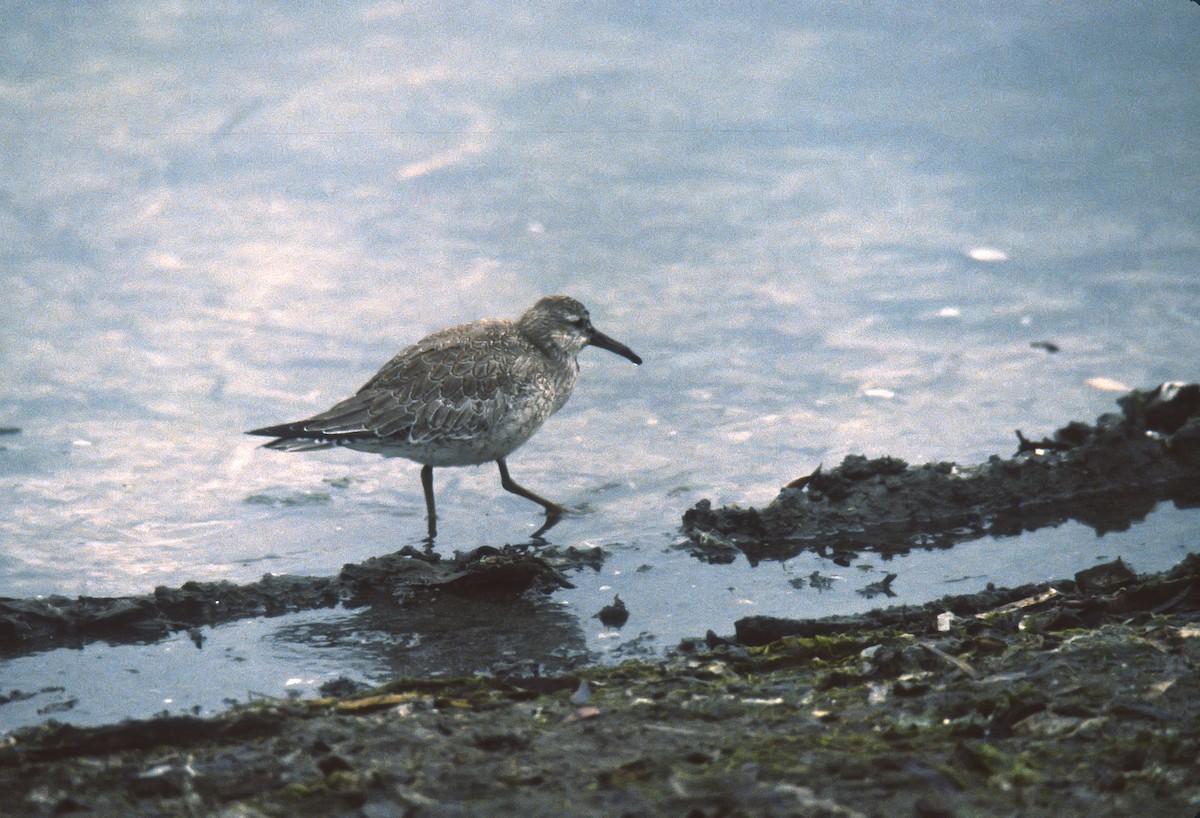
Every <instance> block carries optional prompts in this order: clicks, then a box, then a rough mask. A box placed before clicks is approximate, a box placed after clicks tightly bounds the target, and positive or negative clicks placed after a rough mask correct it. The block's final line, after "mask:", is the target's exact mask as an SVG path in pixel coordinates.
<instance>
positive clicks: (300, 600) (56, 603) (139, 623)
mask: <svg viewBox="0 0 1200 818" xmlns="http://www.w3.org/2000/svg"><path fill="white" fill-rule="evenodd" d="M531 548H532V545H529V546H523V547H522V546H504V547H503V548H488V547H484V548H479V549H476V550H475V551H472V552H471V553H469V554H465V555H459V556H456V557H455V558H453V559H448V560H443V559H440V558H439V557H438V556H437V555H436V554H431V553H429V552H425V551H420V550H417V549H414V548H411V547H410V548H405V549H404V550H402V551H399V552H397V553H395V554H388V555H386V556H382V557H374V558H372V559H369V560H365V561H364V562H361V563H354V564H348V565H346V566H344V567H343V568H342V570H341V572H340V573H339V574H338V575H337V576H336V577H298V576H289V575H271V574H268V575H266V576H264V577H263V578H262V579H261V580H260V581H258V582H253V583H248V584H242V585H238V584H235V583H232V582H187V583H184V584H183V585H182V586H180V587H178V588H167V587H161V586H160V587H158V588H156V589H155V590H154V592H153V593H152V594H144V595H140V596H127V597H76V598H70V597H64V596H45V597H36V598H32V599H0V656H16V655H20V654H25V653H32V652H36V651H42V650H50V649H54V648H60V647H80V646H82V645H84V644H87V643H88V642H92V641H99V640H102V641H105V642H108V643H111V644H121V643H148V642H153V641H156V640H159V639H162V638H165V637H167V636H169V635H171V634H173V633H176V632H178V631H194V630H195V629H198V628H200V627H201V626H204V625H219V624H222V623H225V622H231V621H233V620H236V619H244V618H247V617H258V616H282V615H284V614H288V613H294V612H297V611H304V610H313V609H318V608H332V607H335V606H337V605H344V606H345V607H347V608H358V607H363V606H372V605H382V606H384V607H389V608H394V607H397V606H405V605H408V606H413V605H415V604H416V603H417V602H418V601H419V599H420V598H421V597H425V596H439V595H440V596H448V597H451V598H455V597H457V598H468V599H470V598H480V597H496V596H498V597H509V598H512V597H518V596H520V595H522V594H524V593H526V592H530V593H533V594H535V595H542V596H544V595H546V594H549V593H550V592H552V591H554V590H557V589H558V588H563V587H571V584H570V583H569V582H568V581H567V579H566V577H565V575H564V574H563V569H567V568H571V567H578V566H580V565H585V564H586V565H589V566H594V565H595V564H596V561H597V560H601V561H602V559H603V556H602V554H600V553H599V552H598V550H594V551H575V550H571V549H568V550H556V551H546V552H545V553H543V554H538V553H535V552H534V551H532V550H531ZM193 638H200V637H199V635H198V634H196V635H194V636H193Z"/></svg>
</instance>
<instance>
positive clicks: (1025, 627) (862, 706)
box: [0, 555, 1200, 817]
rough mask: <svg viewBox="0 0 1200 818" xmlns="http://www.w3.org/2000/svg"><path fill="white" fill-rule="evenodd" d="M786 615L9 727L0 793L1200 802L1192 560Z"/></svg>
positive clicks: (1142, 805) (81, 802)
mask: <svg viewBox="0 0 1200 818" xmlns="http://www.w3.org/2000/svg"><path fill="white" fill-rule="evenodd" d="M1014 596H1015V597H1019V598H1017V599H1010V598H1011V597H1014ZM1000 600H1010V601H1008V602H1002V603H1001V604H999V605H995V604H993V603H996V602H1000ZM776 624H778V623H776ZM761 626H762V623H757V624H756V627H759V628H760V631H759V636H760V637H761V636H762V631H761ZM784 627H785V630H786V629H789V628H790V631H789V632H787V633H784V632H782V631H781V632H778V633H774V634H771V637H772V641H770V642H769V643H767V644H765V645H761V646H753V645H746V644H741V643H739V641H737V640H727V639H722V638H720V637H716V636H714V635H710V636H709V637H708V639H707V640H704V639H698V640H695V641H693V642H689V643H685V644H683V645H681V646H680V648H679V650H677V651H676V652H675V653H674V654H673V655H672V656H671V657H670V658H668V659H667V660H665V661H661V662H630V663H626V664H623V665H619V666H616V667H609V668H596V667H593V668H587V669H584V670H581V671H578V672H574V673H568V674H563V675H560V676H556V677H552V678H526V679H519V678H508V679H501V678H497V677H490V678H489V677H471V678H455V679H428V678H426V679H398V680H396V681H394V682H392V683H390V684H387V685H384V686H382V687H379V688H377V689H374V690H369V691H356V692H353V693H351V694H349V695H347V696H343V697H333V696H330V697H326V698H323V699H317V700H262V701H259V702H256V703H252V704H248V705H243V706H239V707H236V708H234V709H232V710H230V711H229V712H227V713H224V714H222V715H219V716H216V717H213V718H196V717H189V716H171V717H162V718H158V719H151V720H145V721H130V722H124V723H122V724H117V725H110V726H105V727H98V728H77V727H72V726H66V725H58V724H54V723H50V724H47V725H43V726H40V727H37V728H31V729H26V730H22V731H20V732H18V733H17V734H16V735H15V736H12V737H10V738H9V739H8V740H7V741H6V742H4V744H3V745H2V746H0V813H2V814H4V815H14V816H17V815H61V814H67V813H72V812H80V813H82V814H90V815H106V816H107V815H113V816H117V815H121V816H127V815H172V816H175V815H178V816H184V815H187V816H190V815H227V816H234V815H236V816H290V815H296V814H309V815H314V814H320V815H354V816H372V817H373V816H384V815H386V816H391V815H397V816H461V815H483V814H487V815H535V816H541V815H546V816H549V815H562V814H570V815H582V816H592V815H595V816H601V815H605V816H607V815H628V816H658V815H695V816H699V815H705V816H718V815H746V816H856V815H922V816H950V815H953V816H975V815H977V816H994V815H1011V814H1055V815H1079V816H1083V815H1090V816H1107V815H1111V816H1117V815H1122V816H1124V815H1130V814H1135V813H1136V812H1138V811H1140V810H1143V809H1148V808H1155V809H1166V810H1168V811H1169V813H1167V814H1178V815H1190V814H1192V813H1193V812H1195V810H1196V808H1197V806H1198V805H1200V779H1197V778H1196V776H1195V762H1196V758H1197V757H1198V754H1200V705H1198V704H1197V692H1198V691H1200V556H1196V555H1191V556H1189V557H1188V559H1186V560H1185V561H1184V562H1183V563H1181V564H1180V565H1179V566H1177V567H1176V568H1175V569H1173V570H1172V571H1169V572H1165V573H1162V574H1156V575H1150V576H1144V577H1138V576H1135V575H1133V574H1132V573H1131V572H1129V571H1128V569H1126V568H1124V567H1123V566H1122V565H1120V564H1117V563H1114V564H1111V565H1106V566H1100V567H1097V568H1096V569H1091V571H1090V572H1081V574H1080V575H1077V577H1076V578H1075V579H1070V580H1064V581H1062V582H1058V583H1050V584H1046V585H1039V586H1030V587H1028V588H1022V589H1019V591H1018V590H1017V589H1014V590H1013V591H1011V592H1004V591H994V592H988V593H985V594H976V595H972V596H967V597H948V598H946V599H943V600H938V601H937V602H935V603H930V604H929V605H925V606H921V607H920V608H919V609H913V608H909V609H903V610H901V609H894V610H890V611H882V612H878V613H877V614H871V615H866V616H864V617H861V618H858V620H857V621H850V620H848V619H846V618H838V619H833V620H809V621H801V622H790V623H787V624H786V625H785V626H784ZM744 630H746V631H747V632H748V626H744V625H743V623H739V635H741V634H743V631H744ZM748 641H761V639H753V638H751V639H749V640H748Z"/></svg>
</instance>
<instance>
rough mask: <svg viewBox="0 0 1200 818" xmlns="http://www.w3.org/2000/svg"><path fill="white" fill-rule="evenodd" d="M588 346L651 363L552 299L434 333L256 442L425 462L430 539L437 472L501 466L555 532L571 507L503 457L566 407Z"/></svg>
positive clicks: (568, 301)
mask: <svg viewBox="0 0 1200 818" xmlns="http://www.w3.org/2000/svg"><path fill="white" fill-rule="evenodd" d="M589 344H590V345H594V346H598V347H601V348H603V349H607V350H609V351H611V352H615V353H616V354H618V355H622V356H624V357H625V358H628V359H629V360H630V361H633V362H634V363H635V364H640V363H641V362H642V359H641V358H639V357H638V356H637V355H636V354H634V352H633V351H632V350H630V349H629V347H627V346H625V345H624V344H621V343H619V342H617V341H614V340H613V339H612V338H609V337H608V336H607V335H605V334H603V333H602V332H599V331H598V330H596V328H595V327H593V326H592V323H591V319H590V317H589V315H588V311H587V309H585V308H584V306H583V305H582V304H580V303H579V302H578V301H576V300H575V299H573V298H569V297H567V296H561V295H559V296H548V297H546V298H543V299H541V300H540V301H538V302H537V303H536V304H534V305H533V307H531V308H530V309H529V310H527V311H526V312H525V313H524V314H523V315H522V316H521V317H520V319H519V320H517V321H516V322H512V321H504V320H498V319H484V320H481V321H474V322H472V323H469V324H462V325H460V326H456V327H450V328H449V329H444V330H441V331H439V332H435V333H433V334H432V335H429V336H427V337H426V338H424V339H422V340H420V341H418V342H417V343H416V344H414V345H413V346H411V347H409V348H408V349H405V350H404V351H402V352H400V353H399V354H398V355H396V356H395V357H394V358H392V359H391V360H390V361H388V362H387V363H386V364H384V365H383V367H382V368H381V369H380V370H379V372H378V373H376V374H375V376H374V377H373V378H371V379H370V380H369V381H367V382H366V383H365V384H364V385H363V386H362V388H361V389H359V390H358V392H356V393H355V394H354V395H352V396H351V397H349V398H346V399H345V400H343V401H340V402H339V403H337V404H335V405H334V406H332V407H331V408H330V409H328V410H326V411H324V412H321V413H320V414H317V415H314V416H312V417H310V418H308V419H306V420H301V421H296V422H293V423H284V424H280V425H278V426H267V427H265V428H262V429H254V430H252V431H250V432H247V434H252V435H265V436H269V437H274V438H276V439H275V440H273V441H271V442H269V443H267V444H265V445H266V447H267V448H271V449H279V450H283V451H307V450H312V449H322V448H328V447H330V446H335V445H337V446H345V447H347V448H352V449H357V450H360V451H368V452H375V453H378V454H382V455H384V456H388V457H404V458H407V459H409V460H414V461H416V462H418V463H421V464H423V465H424V467H425V468H424V469H422V475H421V476H422V483H423V484H424V485H425V489H426V491H425V500H426V506H427V511H428V513H429V533H430V536H433V534H434V533H435V532H436V525H435V522H434V521H435V518H436V515H435V513H434V503H433V491H432V468H433V467H434V466H465V465H474V464H479V463H486V462H487V461H489V460H494V461H496V462H497V464H498V465H499V467H500V474H501V484H502V485H503V486H504V487H505V488H506V489H507V490H509V491H512V492H514V493H516V494H519V495H521V496H523V497H526V498H528V499H530V500H533V501H534V502H537V503H540V504H541V505H542V506H543V507H544V508H545V509H546V511H547V516H548V519H547V526H546V527H548V525H549V524H552V522H553V520H557V517H558V515H560V514H561V513H562V510H563V509H562V508H561V507H560V506H558V505H557V504H554V503H551V502H550V501H548V500H545V499H544V498H541V497H539V496H537V495H536V494H534V493H533V492H530V491H529V490H527V489H524V488H523V487H521V486H519V485H517V484H516V483H515V482H513V481H512V480H511V478H510V477H509V476H508V469H507V466H506V464H505V461H504V458H505V457H507V455H508V454H509V453H510V452H512V451H513V450H514V449H516V448H517V447H518V446H520V445H521V444H522V443H524V442H525V441H526V440H528V439H529V437H530V436H531V435H532V434H533V433H534V432H535V431H537V430H538V428H539V427H540V426H541V425H542V423H544V422H545V420H546V419H547V418H548V417H550V415H552V414H554V413H555V412H557V411H558V410H559V409H561V408H562V406H563V404H565V403H566V402H567V398H569V397H570V395H571V391H572V390H573V389H574V388H575V383H576V380H577V378H578V374H579V364H578V361H577V360H576V356H577V355H578V354H579V352H580V350H582V349H583V348H584V347H585V346H588V345H589ZM551 518H552V519H551ZM544 529H545V527H543V530H544Z"/></svg>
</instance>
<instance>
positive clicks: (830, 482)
mask: <svg viewBox="0 0 1200 818" xmlns="http://www.w3.org/2000/svg"><path fill="white" fill-rule="evenodd" d="M1118 405H1119V406H1120V408H1121V411H1120V413H1111V414H1105V415H1102V416H1101V417H1099V418H1098V419H1097V420H1096V421H1095V422H1094V423H1092V424H1087V423H1082V422H1078V421H1077V422H1073V423H1070V424H1068V425H1066V426H1064V427H1063V428H1061V429H1059V430H1058V431H1056V432H1055V433H1054V434H1053V436H1051V437H1049V438H1044V439H1042V440H1036V441H1034V440H1029V439H1028V438H1026V437H1025V436H1024V435H1023V434H1022V433H1021V432H1020V431H1018V432H1017V438H1018V451H1017V453H1016V454H1015V455H1014V456H1013V457H1009V458H1001V457H1000V456H998V455H993V456H992V457H991V458H990V459H989V460H988V461H987V462H985V463H980V464H976V465H966V466H964V465H958V464H955V463H930V464H924V465H919V466H912V465H909V464H908V463H906V462H905V461H903V460H900V459H898V458H894V457H880V458H875V459H868V458H866V457H863V456H861V455H852V456H849V457H847V458H845V460H843V461H842V463H841V464H840V465H839V466H837V467H836V468H834V469H831V470H829V471H825V470H823V469H821V468H818V469H817V470H816V471H815V472H814V473H812V474H810V475H807V476H805V477H801V478H798V479H796V480H793V481H792V482H791V483H789V484H788V485H786V486H785V487H784V488H783V489H782V490H781V491H780V492H779V494H778V496H777V497H776V498H775V499H774V500H772V501H771V503H770V504H768V505H767V506H765V507H763V508H741V507H738V506H730V507H723V508H713V506H712V504H711V503H710V502H709V501H707V500H702V501H700V502H699V503H697V504H696V506H695V507H693V508H691V509H689V510H688V511H687V512H686V513H685V514H684V518H683V527H684V533H685V534H686V535H687V537H688V540H687V542H686V543H684V544H683V545H682V547H684V548H686V549H687V550H689V551H690V552H691V553H693V554H694V555H695V556H697V557H698V558H700V559H703V560H706V561H709V562H715V563H720V562H731V561H733V560H734V559H736V558H737V557H738V556H740V555H742V554H744V555H745V556H746V557H747V558H749V559H750V561H751V562H758V561H760V560H785V559H788V558H790V557H793V556H795V555H796V554H798V553H800V552H801V551H805V550H813V551H817V552H819V553H821V554H822V555H824V556H833V557H835V558H836V557H837V556H838V554H839V553H840V552H844V553H847V554H852V553H856V552H860V551H875V552H884V553H899V552H903V551H907V550H910V549H912V548H934V547H939V548H946V547H950V546H952V545H954V544H955V543H959V542H963V541H966V540H970V539H976V538H979V537H985V536H1003V535H1010V534H1016V533H1020V532H1022V531H1031V530H1035V529H1037V528H1040V527H1043V526H1048V525H1058V524H1061V523H1062V522H1065V521H1067V520H1076V521H1078V522H1080V523H1083V524H1085V525H1088V526H1091V527H1092V528H1094V529H1095V530H1096V531H1097V532H1098V533H1104V532H1107V531H1120V530H1124V529H1127V528H1128V527H1129V526H1130V525H1132V524H1133V523H1135V522H1137V521H1140V520H1142V519H1144V518H1145V516H1146V515H1147V514H1149V513H1150V512H1151V511H1152V510H1153V509H1154V507H1155V506H1156V505H1157V504H1158V503H1159V502H1162V501H1164V500H1171V501H1174V502H1175V503H1176V504H1177V505H1179V506H1186V507H1193V506H1197V505H1200V386H1197V385H1196V384H1164V385H1162V386H1160V387H1158V388H1156V389H1153V390H1146V391H1134V392H1131V393H1129V394H1127V395H1125V396H1123V397H1122V398H1121V399H1119V400H1118Z"/></svg>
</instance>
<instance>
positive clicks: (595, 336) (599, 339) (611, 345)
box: [588, 329, 642, 366]
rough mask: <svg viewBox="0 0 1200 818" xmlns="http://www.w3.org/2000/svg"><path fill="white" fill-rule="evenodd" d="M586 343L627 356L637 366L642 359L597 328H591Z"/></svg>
mask: <svg viewBox="0 0 1200 818" xmlns="http://www.w3.org/2000/svg"><path fill="white" fill-rule="evenodd" d="M588 343H589V344H591V345H592V346H594V347H600V348H601V349H607V350H608V351H609V352H615V353H617V354H618V355H620V356H621V357H622V358H628V359H629V360H631V361H633V362H634V363H635V364H638V365H639V366H640V365H641V363H642V359H641V358H639V357H638V355H637V353H636V352H634V351H633V350H632V349H630V348H629V347H627V346H625V345H624V344H622V343H621V342H620V341H614V340H613V339H612V338H609V337H608V336H607V335H605V334H604V333H603V332H601V331H600V330H598V329H593V330H592V332H591V335H589V336H588Z"/></svg>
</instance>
